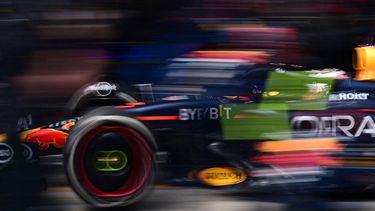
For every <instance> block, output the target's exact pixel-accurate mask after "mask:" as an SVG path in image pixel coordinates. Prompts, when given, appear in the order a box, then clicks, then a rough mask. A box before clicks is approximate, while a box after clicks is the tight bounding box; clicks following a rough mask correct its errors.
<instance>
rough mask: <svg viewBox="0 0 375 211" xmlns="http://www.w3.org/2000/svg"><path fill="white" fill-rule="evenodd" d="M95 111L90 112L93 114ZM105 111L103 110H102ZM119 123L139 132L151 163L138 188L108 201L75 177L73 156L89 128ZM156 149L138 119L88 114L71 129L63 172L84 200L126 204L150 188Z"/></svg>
mask: <svg viewBox="0 0 375 211" xmlns="http://www.w3.org/2000/svg"><path fill="white" fill-rule="evenodd" d="M95 113H96V112H92V114H95ZM104 113H105V112H104ZM111 124H112V125H113V124H117V125H121V126H124V127H129V128H131V129H133V130H135V131H136V132H137V133H139V134H140V135H141V136H142V137H143V138H144V139H145V141H146V142H147V144H148V145H149V147H150V149H151V153H152V154H151V158H152V165H151V172H149V173H150V175H149V177H148V179H147V180H146V181H145V183H144V184H143V185H142V187H141V188H139V189H138V190H137V191H136V192H135V193H133V194H131V195H129V196H124V197H120V198H119V199H118V200H117V201H116V202H108V201H105V200H102V199H100V198H99V197H96V196H94V195H92V194H90V193H89V192H88V191H87V190H86V189H85V187H83V186H82V184H81V183H80V182H79V180H78V178H77V173H76V169H75V157H76V155H77V146H78V145H79V143H80V140H82V138H83V137H84V136H85V135H86V134H88V133H89V132H90V131H91V130H93V129H94V128H96V127H99V126H104V125H111ZM155 151H156V142H155V140H154V138H153V136H152V134H151V132H150V131H149V130H148V129H147V128H146V126H144V125H143V124H142V123H141V122H139V121H138V120H135V119H133V118H130V117H125V116H119V115H103V116H101V115H99V113H97V115H90V116H88V117H87V118H86V117H83V118H82V119H81V120H80V121H79V122H78V124H77V125H76V126H75V127H74V129H73V130H72V131H71V133H70V135H69V137H68V139H67V144H66V146H65V152H64V167H65V172H66V175H67V178H68V181H69V182H70V184H71V186H72V187H73V189H74V190H75V192H76V193H77V194H78V195H79V196H80V197H81V198H82V199H83V200H85V201H86V202H88V203H89V204H91V205H93V206H95V207H117V206H126V205H130V204H132V203H134V202H136V201H138V200H140V199H141V198H143V196H144V195H145V194H147V193H148V192H149V190H150V189H151V185H152V184H153V179H154V175H155V157H154V156H155V153H153V152H155Z"/></svg>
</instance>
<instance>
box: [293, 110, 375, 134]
mask: <svg viewBox="0 0 375 211" xmlns="http://www.w3.org/2000/svg"><path fill="white" fill-rule="evenodd" d="M356 121H358V120H356V119H354V117H353V116H350V115H333V116H322V117H317V116H295V117H293V118H292V120H291V126H292V128H293V129H294V130H296V131H303V132H305V134H306V135H308V136H314V135H319V134H331V135H332V136H336V135H337V133H341V134H343V135H345V136H348V137H358V136H361V135H362V134H369V135H371V137H375V122H374V120H373V119H372V118H371V116H365V117H363V118H362V119H361V120H360V123H359V127H358V128H355V125H356ZM353 131H354V132H353Z"/></svg>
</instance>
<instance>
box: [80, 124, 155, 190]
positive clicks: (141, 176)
mask: <svg viewBox="0 0 375 211" xmlns="http://www.w3.org/2000/svg"><path fill="white" fill-rule="evenodd" d="M104 131H112V132H113V131H114V132H118V133H120V134H121V135H122V136H123V137H124V139H125V140H129V141H128V144H129V146H130V148H131V150H132V160H133V161H132V162H133V164H134V165H132V167H131V170H130V171H131V173H130V175H129V178H128V179H127V180H126V181H125V183H124V184H123V186H121V187H119V188H118V189H117V190H116V191H114V192H111V193H107V192H104V191H102V190H100V189H99V188H97V187H96V186H95V185H94V184H93V183H92V182H91V181H90V179H89V178H88V176H87V172H86V169H85V164H84V156H85V153H86V151H87V148H88V146H89V145H90V143H91V141H92V140H93V138H94V137H95V136H96V135H97V134H98V133H100V132H104ZM74 159H75V162H76V171H77V177H78V180H79V181H81V182H82V184H83V187H84V188H85V189H87V191H88V192H89V193H91V194H94V195H95V196H98V197H123V196H128V195H131V194H133V193H134V192H136V191H137V190H139V189H140V188H141V187H142V185H143V184H144V183H145V181H146V180H147V178H148V177H149V175H150V171H151V168H152V151H151V149H150V147H149V146H148V144H147V142H146V140H145V139H144V138H143V137H142V136H141V135H140V134H139V133H138V132H136V131H135V130H133V129H131V128H127V127H123V126H101V127H97V128H95V129H93V130H92V131H90V132H89V133H87V134H86V135H85V136H84V137H83V139H82V141H81V143H79V145H78V147H77V154H76V157H75V158H74Z"/></svg>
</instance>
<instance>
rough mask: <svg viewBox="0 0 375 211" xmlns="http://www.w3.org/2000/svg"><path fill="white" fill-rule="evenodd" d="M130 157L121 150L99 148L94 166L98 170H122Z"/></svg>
mask: <svg viewBox="0 0 375 211" xmlns="http://www.w3.org/2000/svg"><path fill="white" fill-rule="evenodd" d="M127 164H128V157H127V156H126V154H125V153H124V152H122V151H120V150H99V151H96V152H95V153H94V167H95V169H96V170H98V171H121V170H123V169H124V168H125V167H126V165H127Z"/></svg>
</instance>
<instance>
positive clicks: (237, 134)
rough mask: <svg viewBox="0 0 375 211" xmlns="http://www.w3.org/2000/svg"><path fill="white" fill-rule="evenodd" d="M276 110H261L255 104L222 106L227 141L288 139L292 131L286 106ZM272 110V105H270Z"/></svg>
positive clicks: (223, 126)
mask: <svg viewBox="0 0 375 211" xmlns="http://www.w3.org/2000/svg"><path fill="white" fill-rule="evenodd" d="M273 106H274V107H277V108H278V109H277V110H275V109H273V110H264V109H259V108H258V105H254V104H225V105H222V106H221V112H222V113H221V114H222V115H221V127H222V131H223V136H224V139H225V140H264V139H266V140H269V139H288V138H290V137H291V130H290V128H289V123H288V113H287V111H286V108H285V104H284V105H282V104H274V105H273ZM270 108H271V105H270Z"/></svg>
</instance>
